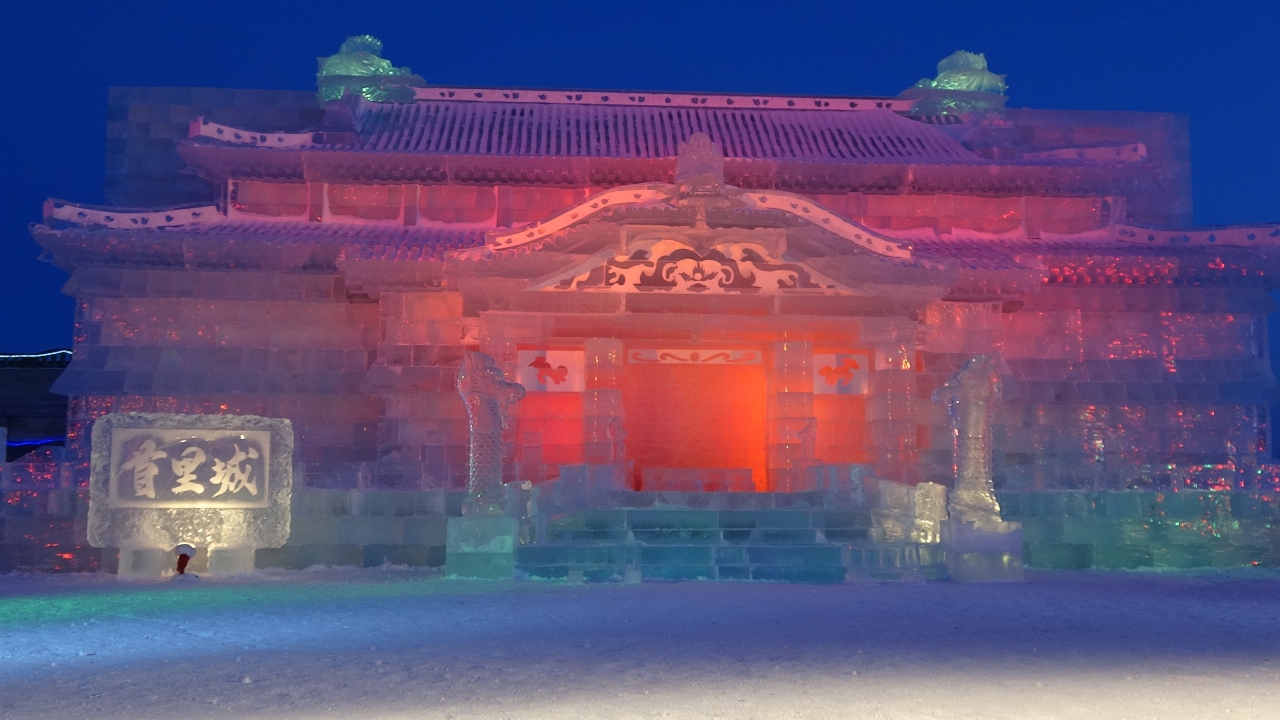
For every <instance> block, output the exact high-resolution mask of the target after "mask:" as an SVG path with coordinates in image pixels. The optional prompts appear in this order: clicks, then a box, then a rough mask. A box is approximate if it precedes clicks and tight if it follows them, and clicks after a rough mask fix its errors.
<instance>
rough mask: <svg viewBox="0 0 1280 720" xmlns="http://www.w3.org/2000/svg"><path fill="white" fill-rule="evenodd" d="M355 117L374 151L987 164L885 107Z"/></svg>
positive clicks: (406, 109)
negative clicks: (707, 151)
mask: <svg viewBox="0 0 1280 720" xmlns="http://www.w3.org/2000/svg"><path fill="white" fill-rule="evenodd" d="M356 116H357V120H358V123H359V126H360V143H359V144H360V147H361V149H364V150H368V151H379V152H407V153H426V154H431V155H489V156H504V157H566V156H568V157H590V158H628V159H659V158H673V157H675V155H676V152H677V150H678V148H679V145H680V143H682V142H685V141H686V140H687V139H688V138H689V136H690V135H692V134H694V133H698V132H703V133H707V134H708V135H710V136H711V139H712V141H714V142H716V143H719V144H720V146H721V148H722V149H723V150H724V154H725V157H726V158H736V159H743V160H805V161H833V162H844V163H847V162H872V163H885V162H888V163H898V162H912V163H946V164H951V163H968V162H979V163H981V162H985V161H984V160H982V159H981V158H978V157H977V156H976V155H974V154H973V153H971V152H969V151H968V150H966V149H965V148H964V147H963V146H961V145H960V143H958V142H956V141H955V140H954V139H952V138H951V137H950V136H948V135H947V134H946V133H944V132H943V131H942V130H940V129H938V128H937V127H935V126H932V125H927V124H925V123H920V122H916V121H914V120H910V119H908V118H906V117H903V116H901V115H898V114H896V113H893V112H890V111H887V110H867V111H847V112H831V111H823V110H801V109H796V110H785V111H779V110H765V109H759V108H716V107H701V106H699V107H661V106H657V107H655V106H649V107H614V106H609V105H551V104H540V103H521V104H515V103H497V102H457V101H420V102H416V103H410V104H403V105H394V104H375V103H362V104H361V105H360V106H359V108H358V110H357V113H356Z"/></svg>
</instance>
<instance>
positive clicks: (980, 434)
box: [934, 355, 1022, 582]
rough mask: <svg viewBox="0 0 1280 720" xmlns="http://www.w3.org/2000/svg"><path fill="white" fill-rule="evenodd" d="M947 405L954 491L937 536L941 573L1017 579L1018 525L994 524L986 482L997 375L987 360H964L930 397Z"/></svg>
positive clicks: (995, 506) (967, 578) (995, 508)
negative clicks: (942, 554) (943, 558)
mask: <svg viewBox="0 0 1280 720" xmlns="http://www.w3.org/2000/svg"><path fill="white" fill-rule="evenodd" d="M934 399H935V400H939V401H944V402H946V403H947V408H948V413H949V414H950V416H951V423H952V433H953V437H954V441H955V487H954V488H953V489H952V491H951V493H950V498H949V501H948V503H947V515H948V521H947V525H946V529H945V531H944V533H943V541H944V546H945V547H946V551H947V569H948V572H950V574H951V576H952V578H954V579H955V580H958V581H961V582H975V581H977V582H980V581H991V580H1018V579H1021V578H1022V526H1021V524H1019V523H1009V522H1004V521H1003V520H1001V519H1000V504H999V503H998V502H997V501H996V494H995V487H994V485H993V482H992V477H991V452H992V442H991V440H992V437H991V432H992V427H991V426H992V415H993V413H994V412H995V410H996V409H997V405H998V403H999V401H1000V372H999V370H998V368H997V365H996V361H995V359H994V358H992V357H991V356H989V355H978V356H976V357H974V358H972V359H971V360H969V361H967V362H966V363H965V364H964V365H963V366H962V367H961V368H960V370H959V371H958V372H957V373H956V374H955V375H953V376H951V379H950V380H948V381H947V384H946V385H944V386H942V387H941V388H939V389H938V391H937V392H936V393H934Z"/></svg>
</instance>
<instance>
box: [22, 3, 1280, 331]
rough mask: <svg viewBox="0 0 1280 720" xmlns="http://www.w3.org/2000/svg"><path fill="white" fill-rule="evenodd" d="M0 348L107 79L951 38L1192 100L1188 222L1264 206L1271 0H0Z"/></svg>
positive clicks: (654, 68)
mask: <svg viewBox="0 0 1280 720" xmlns="http://www.w3.org/2000/svg"><path fill="white" fill-rule="evenodd" d="M0 27H3V28H4V31H5V32H4V35H5V44H6V47H7V49H6V50H5V51H4V53H3V57H4V59H5V64H6V66H7V67H6V68H5V69H4V70H3V72H0V84H2V85H3V94H2V97H3V103H4V107H3V113H2V114H0V118H3V123H4V124H3V126H0V127H3V130H4V138H5V140H4V143H3V149H2V150H0V152H3V159H2V161H0V167H2V168H3V173H0V188H2V192H0V198H2V201H0V202H2V206H0V263H3V282H2V283H0V299H2V302H3V312H2V313H0V352H29V351H39V350H43V349H47V348H52V347H65V346H68V345H69V344H70V341H71V309H72V304H71V300H70V299H69V298H67V297H65V296H63V295H62V294H61V293H60V288H61V286H62V284H63V283H64V282H65V280H66V276H65V274H64V273H62V272H61V271H59V270H57V269H55V268H54V267H52V266H51V265H48V264H46V263H41V262H39V261H37V259H36V258H37V255H38V254H39V248H38V247H37V246H36V244H35V242H34V241H32V240H31V238H30V236H29V235H28V233H27V229H26V228H27V225H28V223H30V222H33V221H36V220H38V219H39V216H40V204H41V202H42V201H43V200H44V199H45V198H46V197H50V196H55V197H61V198H66V199H69V200H74V201H81V202H91V203H92V202H99V201H101V198H102V177H103V152H104V138H105V133H106V104H107V88H108V87H109V86H113V85H123V86H127V85H177V86H206V87H232V88H289V89H314V87H315V70H316V64H315V58H316V57H317V56H320V55H328V54H331V53H333V52H336V51H337V48H338V45H339V44H340V43H341V42H342V40H343V39H344V38H345V37H346V36H348V35H353V34H359V33H370V34H373V35H376V36H378V37H380V38H381V39H382V40H383V42H384V44H385V49H384V53H383V55H384V56H385V57H387V58H388V59H389V60H391V61H392V62H393V63H395V64H396V65H401V66H404V65H407V66H409V67H410V68H412V69H413V70H414V72H416V73H418V74H419V75H422V76H423V77H424V78H426V80H427V82H429V83H433V84H440V85H469V86H488V87H552V88H582V89H622V90H625V89H636V90H673V91H675V90H689V91H709V92H711V91H723V92H741V93H796V94H829V95H896V94H897V93H898V92H900V91H901V90H903V89H904V88H906V87H908V86H910V85H912V84H913V83H915V82H916V81H917V80H919V79H920V78H921V77H925V76H929V77H932V76H933V75H934V73H935V66H936V64H937V62H938V60H940V59H941V58H943V57H944V56H946V55H948V54H950V53H952V52H953V51H955V50H958V49H965V50H970V51H973V52H983V53H986V55H987V59H988V61H989V63H990V65H991V69H992V70H993V71H994V72H997V73H1007V74H1008V76H1009V77H1008V83H1009V88H1010V89H1009V95H1010V102H1009V105H1010V106H1013V107H1037V108H1071V109H1087V110H1144V111H1157V112H1175V113H1185V114H1187V115H1190V117H1191V138H1192V162H1193V173H1194V174H1193V180H1194V187H1195V191H1194V193H1195V215H1196V222H1197V223H1198V224H1233V223H1251V222H1264V221H1278V220H1280V172H1278V169H1280V142H1278V141H1277V139H1276V134H1277V128H1280V3H1276V2H1274V1H1272V2H1230V1H1225V2H1201V3H1183V2H1137V1H1120V2H1115V1H1113V2H1043V1H1042V0H1024V1H1023V2H973V1H971V2H961V1H953V2H907V1H898V2H876V3H869V2H747V1H745V0H744V1H740V2H722V3H695V2H678V3H671V2H656V1H650V2H613V3H609V2H595V3H581V2H574V3H568V2H521V3H514V2H513V3H485V2H432V1H430V0H406V1H400V2H380V1H377V0H366V1H365V2H353V3H342V2H323V1H321V0H313V1H312V2H258V3H236V2H206V3H197V2H172V1H169V2H140V1H137V0H131V1H130V2H105V1H104V2H89V1H85V2H56V3H55V2H19V1H18V0H4V1H3V2H0Z"/></svg>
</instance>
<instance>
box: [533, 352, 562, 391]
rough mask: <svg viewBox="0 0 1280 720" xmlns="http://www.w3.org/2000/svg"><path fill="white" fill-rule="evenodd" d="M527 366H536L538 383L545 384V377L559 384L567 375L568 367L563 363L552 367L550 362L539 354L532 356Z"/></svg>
mask: <svg viewBox="0 0 1280 720" xmlns="http://www.w3.org/2000/svg"><path fill="white" fill-rule="evenodd" d="M529 367H531V368H537V370H538V384H539V385H546V384H547V378H550V379H551V382H552V383H555V384H556V385H559V384H561V383H563V382H564V381H565V380H566V379H568V377H569V368H567V367H565V366H564V365H561V366H560V367H552V365H551V363H549V362H547V359H546V358H545V357H542V356H541V355H539V356H538V357H536V358H534V359H533V362H531V363H529Z"/></svg>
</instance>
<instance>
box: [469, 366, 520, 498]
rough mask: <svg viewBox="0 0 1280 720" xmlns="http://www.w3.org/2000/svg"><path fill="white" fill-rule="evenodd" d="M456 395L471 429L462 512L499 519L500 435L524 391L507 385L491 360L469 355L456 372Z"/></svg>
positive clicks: (503, 494) (501, 493)
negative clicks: (465, 491) (460, 399)
mask: <svg viewBox="0 0 1280 720" xmlns="http://www.w3.org/2000/svg"><path fill="white" fill-rule="evenodd" d="M458 394H459V395H461V396H462V403H463V405H465V406H466V408H467V420H468V422H469V423H470V426H471V468H470V474H469V476H468V478H467V497H466V500H464V501H463V506H462V511H463V513H465V514H467V515H501V514H502V513H503V509H504V505H505V502H506V488H505V487H504V486H503V484H502V434H503V431H504V430H506V429H507V415H506V414H507V408H508V407H510V406H511V405H512V404H514V403H516V402H519V401H520V400H521V399H522V398H523V397H524V387H523V386H522V385H520V384H519V383H513V382H507V380H506V378H504V377H503V376H502V371H501V370H499V369H498V366H497V365H496V364H495V363H494V361H493V358H491V357H489V356H488V355H485V354H484V353H479V352H474V351H471V352H468V353H467V354H466V357H465V358H464V359H463V362H462V366H461V367H460V368H459V369H458Z"/></svg>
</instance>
